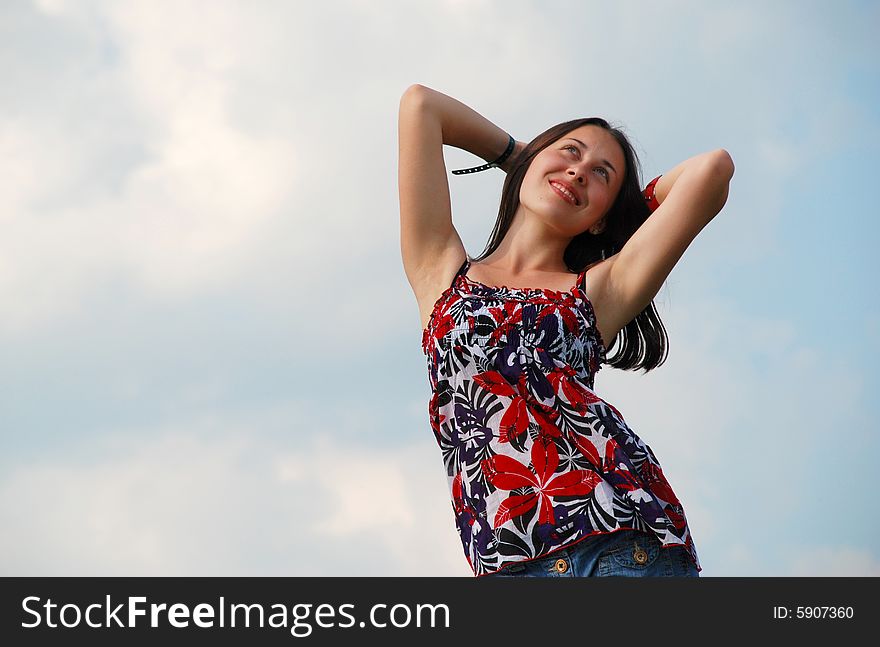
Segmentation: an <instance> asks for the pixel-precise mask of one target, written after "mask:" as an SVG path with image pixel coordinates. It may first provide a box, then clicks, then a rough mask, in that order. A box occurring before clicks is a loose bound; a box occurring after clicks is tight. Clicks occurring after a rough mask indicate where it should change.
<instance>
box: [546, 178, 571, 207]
mask: <svg viewBox="0 0 880 647" xmlns="http://www.w3.org/2000/svg"><path fill="white" fill-rule="evenodd" d="M550 186H551V187H553V190H554V191H556V193H557V194H558V195H559V196H560V197H561V198H562V199H563V200H565V201H566V202H568V203H570V204H573V205H575V206H577V199H576V198H575V197H574V195H573V194H572V192H571V191H569V190H568V189H566V188H565V187H564V186H562V185H561V184H557V183H556V182H550Z"/></svg>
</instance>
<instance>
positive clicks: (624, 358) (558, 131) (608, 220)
mask: <svg viewBox="0 0 880 647" xmlns="http://www.w3.org/2000/svg"><path fill="white" fill-rule="evenodd" d="M581 126H598V127H600V128H603V129H605V130H606V131H608V133H610V134H611V135H612V136H613V137H614V138H615V139H616V140H617V143H618V144H620V147H621V149H623V156H624V159H625V161H626V170H625V172H624V176H623V184H622V185H621V187H620V192H619V193H618V194H617V198H616V199H615V200H614V204H612V205H611V208H610V209H609V210H608V212H607V213H606V214H605V229H604V230H603V231H602V233H600V234H591V233H590V232H589V231H585V232H582V233H580V234H578V235H577V236H575V237H574V238H572V240H571V242H570V243H569V244H568V247H566V249H565V253H564V255H563V260H564V261H565V264H566V265H567V266H568V269H569V270H571V271H572V272H580V271H581V270H583V269H584V268H585V267H587V266H588V265H589V264H590V263H593V262H595V261H598V260H601V259H604V258H608V257H609V256H612V255H614V254H616V253H617V252H619V251H620V250H621V249H622V248H623V246H624V244H625V243H626V241H628V240H629V239H630V237H631V236H632V235H633V234H634V233H635V232H636V230H637V229H638V228H639V227H640V226H641V225H642V223H643V222H645V220H647V219H648V216H649V215H650V213H651V212H650V210H649V209H648V206H647V205H646V204H645V199H644V197H643V196H642V190H641V177H640V176H641V170H640V164H639V158H638V155H637V154H636V152H635V149H633V146H632V144H631V143H630V141H629V139H628V138H627V136H626V135H625V134H624V133H623V132H622V131H621V130H619V129H618V128H612V127H611V126H610V125H609V123H608V122H607V121H605V120H604V119H602V118H601V117H588V118H584V119H574V120H572V121H566V122H563V123H561V124H557V125H555V126H552V127H551V128H548V129H547V130H545V131H544V132H543V133H541V134H540V135H538V136H537V137H535V138H534V139H533V140H532V141H531V142H529V144H528V145H527V146H526V147H525V148H524V149H523V150H522V152H521V153H520V154H519V156H518V157H517V158H516V159H515V160H513V166H512V168H511V170H510V172H509V173H508V174H507V178H506V179H505V180H504V188H503V189H502V190H501V205H500V207H499V208H498V219H497V220H496V221H495V228H494V229H493V230H492V234H491V235H490V236H489V242H487V243H486V248H485V249H484V250H483V252H482V253H481V254H480V255H479V256H478V257H476V258H475V259H474V260H477V261H480V260H483V259H484V258H486V257H487V256H488V255H489V254H491V253H492V252H494V251H495V250H496V249H498V246H499V245H500V244H501V241H502V240H503V239H504V236H506V235H507V231H508V230H509V229H510V224H511V223H512V222H513V216H514V214H515V213H516V210H517V208H518V207H519V191H520V187H521V186H522V183H523V178H524V177H525V175H526V171H528V169H529V166H531V164H532V160H533V159H534V158H535V155H537V154H538V153H540V152H541V151H542V150H544V149H545V148H546V147H547V146H549V145H550V144H552V143H553V142H555V141H558V140H559V139H562V138H563V137H564V136H565V135H567V134H568V133H570V132H571V131H573V130H575V129H577V128H580V127H581ZM617 341H620V343H619V344H618V348H617V352H616V353H615V354H614V355H613V356H612V357H607V358H606V363H607V364H609V365H611V366H613V367H615V368H619V369H623V370H637V369H640V368H641V369H644V371H645V373H647V372H648V371H650V370H651V369H654V368H657V367H658V366H660V365H661V364H663V363H664V362H665V361H666V355H667V351H668V339H667V336H666V328H665V327H664V326H663V322H662V321H660V316H659V315H658V314H657V309H656V308H655V307H654V301H653V300H652V301H651V303H649V304H648V305H647V307H645V309H644V310H642V311H641V312H640V313H639V314H638V315H636V317H635V318H634V319H632V321H630V322H629V323H627V324H626V325H625V326H624V327H623V328H622V329H621V330H620V332H619V333H618V334H617V336H616V337H615V338H614V339H613V340H605V342H606V344H608V347H609V348H610V347H611V346H614V345H615V343H616V342H617Z"/></svg>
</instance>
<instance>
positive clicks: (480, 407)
mask: <svg viewBox="0 0 880 647" xmlns="http://www.w3.org/2000/svg"><path fill="white" fill-rule="evenodd" d="M469 266H470V263H469V262H467V261H466V262H465V263H464V265H462V268H461V270H460V271H459V273H458V274H457V275H456V277H455V279H454V280H453V283H452V285H451V286H450V287H449V288H448V289H447V290H446V291H445V292H444V293H443V294H442V295H441V296H440V298H439V299H438V300H437V303H436V304H435V305H434V310H433V312H432V313H431V318H430V321H429V323H428V326H427V327H426V328H425V330H424V331H423V334H422V349H423V351H424V352H425V354H426V356H427V360H428V371H429V380H430V383H431V387H432V396H431V400H430V404H429V412H430V421H431V429H432V431H433V433H434V437H435V439H436V441H437V444H438V445H439V447H440V450H441V453H442V456H443V462H444V465H445V467H446V474H447V476H448V478H449V485H450V491H451V495H452V508H453V512H454V514H455V520H456V527H457V529H458V533H459V536H460V538H461V541H462V546H463V548H464V553H465V556H466V557H467V560H468V563H469V564H470V566H471V568H472V569H473V571H474V574H475V575H478V576H479V575H484V574H488V573H493V572H495V571H497V570H499V569H501V568H502V567H504V566H506V565H508V564H511V563H514V562H522V561H527V560H531V559H535V558H538V557H541V556H543V555H545V554H547V553H549V552H551V551H553V550H555V549H557V548H561V547H563V546H566V545H569V544H572V543H574V542H576V541H578V540H579V539H582V538H584V537H586V536H589V535H592V534H597V533H608V532H613V531H616V530H624V529H633V530H642V531H647V532H652V533H654V534H655V535H656V536H657V537H658V538H659V539H660V541H661V542H662V544H663V545H664V546H672V545H684V546H685V547H686V548H687V550H688V553H689V554H690V556H691V559H692V560H693V562H694V564H695V566H696V567H697V569H698V570H700V564H699V560H698V558H697V553H696V549H695V547H694V543H693V540H692V538H691V533H690V530H689V528H688V525H687V520H686V517H685V514H684V509H683V508H682V507H681V503H680V502H679V500H678V497H676V495H675V493H674V492H673V491H672V488H671V487H670V485H669V483H668V481H667V480H666V477H665V476H664V474H663V470H662V469H661V467H660V464H659V463H658V462H657V459H656V457H655V456H654V453H653V452H652V451H651V449H650V447H648V445H646V444H645V443H644V442H643V441H642V440H641V439H640V438H639V437H638V436H637V435H636V434H635V433H634V432H633V431H632V430H631V429H630V428H629V427H628V426H627V424H626V422H625V421H624V419H623V416H622V415H621V414H620V412H619V411H618V410H617V409H616V408H615V407H614V406H612V405H611V404H609V403H608V402H606V401H605V400H603V399H602V398H600V397H599V396H598V395H596V393H595V392H594V391H593V378H594V376H595V374H596V372H597V371H598V370H599V369H600V368H601V365H602V363H603V362H604V361H605V345H604V343H603V341H602V339H601V336H600V335H599V332H598V330H597V329H596V322H595V313H594V312H593V307H592V304H591V303H590V301H589V299H588V298H587V295H586V294H585V293H584V291H583V289H582V287H581V286H582V285H583V281H584V273H583V272H582V273H581V274H580V275H579V276H578V279H577V282H576V284H575V286H574V287H573V288H572V289H571V290H569V291H566V292H558V291H554V290H544V289H519V288H508V287H505V286H498V287H494V286H487V285H483V284H482V283H478V282H476V281H473V280H471V279H469V278H468V277H467V270H468V267H469Z"/></svg>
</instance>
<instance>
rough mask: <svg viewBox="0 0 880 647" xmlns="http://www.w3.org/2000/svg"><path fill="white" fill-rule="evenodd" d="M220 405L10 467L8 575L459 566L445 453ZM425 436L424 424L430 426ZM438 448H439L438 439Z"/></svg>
mask: <svg viewBox="0 0 880 647" xmlns="http://www.w3.org/2000/svg"><path fill="white" fill-rule="evenodd" d="M291 432H292V433H293V434H294V435H295V437H296V438H300V439H306V438H309V437H312V438H316V439H317V440H316V441H315V442H314V443H313V444H311V445H309V444H308V443H302V442H293V441H290V440H288V441H287V442H288V444H289V445H291V446H293V445H296V446H297V449H294V450H290V449H285V448H283V447H279V444H280V443H281V442H284V441H279V439H278V437H277V436H276V437H274V438H262V439H261V438H260V436H259V432H258V431H255V430H253V429H246V428H245V429H243V428H241V427H240V423H231V424H230V423H229V422H228V421H226V422H225V423H220V422H218V421H216V420H215V419H213V418H208V419H205V420H201V421H196V420H194V421H192V422H191V423H190V424H181V425H177V426H175V428H173V429H172V428H166V429H154V430H146V429H145V430H139V431H138V433H137V434H134V435H132V434H130V433H128V432H126V431H123V430H120V431H119V432H118V435H117V436H115V437H104V438H102V439H100V440H99V441H97V442H94V443H92V444H90V445H89V447H88V448H87V450H86V451H84V452H83V455H81V456H78V457H77V459H76V460H72V459H71V458H70V457H69V456H55V457H46V458H44V459H41V460H39V461H36V462H34V463H32V464H24V465H21V466H19V467H18V468H16V469H15V470H13V471H12V472H10V473H8V474H5V475H4V476H3V477H2V479H0V509H2V510H3V511H4V517H5V518H6V519H7V522H6V523H5V524H4V528H5V530H4V533H3V536H2V538H0V554H2V556H3V557H2V560H0V562H2V563H0V570H2V571H3V572H4V573H5V574H7V575H30V576H37V575H92V576H94V575H270V574H275V575H278V574H283V575H344V574H353V575H383V576H384V575H398V576H399V575H419V576H425V575H462V576H468V575H469V574H470V571H469V569H468V567H467V563H466V560H465V558H464V555H463V553H462V550H461V546H460V543H459V542H458V536H457V534H456V532H455V528H454V518H453V515H452V512H451V506H450V504H449V500H448V496H447V494H446V491H445V490H446V483H445V476H444V474H443V468H442V463H441V461H440V460H439V457H438V456H436V455H435V453H436V448H435V447H432V446H431V444H430V442H422V443H418V444H413V445H410V446H406V447H399V448H393V449H379V448H375V449H374V448H370V446H369V445H367V444H358V445H353V444H347V443H342V442H340V441H339V440H336V439H334V435H333V434H331V433H327V430H323V434H319V433H317V431H316V430H306V429H292V430H291ZM426 436H427V434H426ZM432 450H433V451H432Z"/></svg>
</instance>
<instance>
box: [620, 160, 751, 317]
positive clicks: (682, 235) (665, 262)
mask: <svg viewBox="0 0 880 647" xmlns="http://www.w3.org/2000/svg"><path fill="white" fill-rule="evenodd" d="M733 171H734V166H733V160H732V159H731V157H730V154H729V153H728V152H727V151H726V150H724V149H718V150H714V151H710V152H708V153H703V154H701V155H697V156H695V157H692V158H690V159H687V160H685V161H684V162H682V163H681V164H678V165H677V166H676V167H675V168H673V169H672V170H670V171H668V172H667V173H665V174H664V175H663V176H662V177H661V178H660V179H659V181H658V182H657V184H656V186H655V189H654V190H655V196H656V198H657V200H658V201H659V202H660V206H659V207H657V209H656V211H654V213H652V214H651V215H650V217H649V218H648V219H647V220H646V221H645V222H644V223H643V224H642V226H641V227H639V229H638V230H637V231H636V233H635V234H633V236H632V237H631V238H630V239H629V240H628V241H627V242H626V244H625V245H624V246H623V249H621V250H620V252H618V253H617V254H615V255H614V256H612V257H611V258H613V259H614V264H613V265H612V266H611V268H610V270H609V274H608V285H607V294H608V295H609V298H608V303H609V309H610V311H611V312H610V313H609V319H610V321H609V326H608V327H609V329H612V330H614V331H617V330H619V329H620V328H622V327H623V326H625V325H626V324H627V323H628V322H629V321H631V320H632V319H633V317H635V316H636V315H637V314H638V313H640V312H641V311H642V310H643V309H644V308H645V307H646V306H647V305H648V304H649V303H650V302H651V300H652V299H653V298H654V296H656V294H657V292H658V291H659V290H660V287H661V286H662V285H663V282H664V281H665V280H666V277H667V276H669V273H670V272H671V271H672V268H673V267H675V264H676V263H677V262H678V260H679V259H680V258H681V256H682V255H683V254H684V252H685V250H686V249H687V248H688V246H689V245H690V244H691V242H692V241H693V240H694V238H696V236H697V234H699V233H700V231H701V230H702V229H703V227H705V226H706V225H707V224H709V222H710V221H711V220H712V218H714V217H715V216H716V215H717V214H718V213H719V212H720V211H721V209H722V207H724V204H725V202H727V194H728V189H729V186H730V179H731V178H732V177H733Z"/></svg>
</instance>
